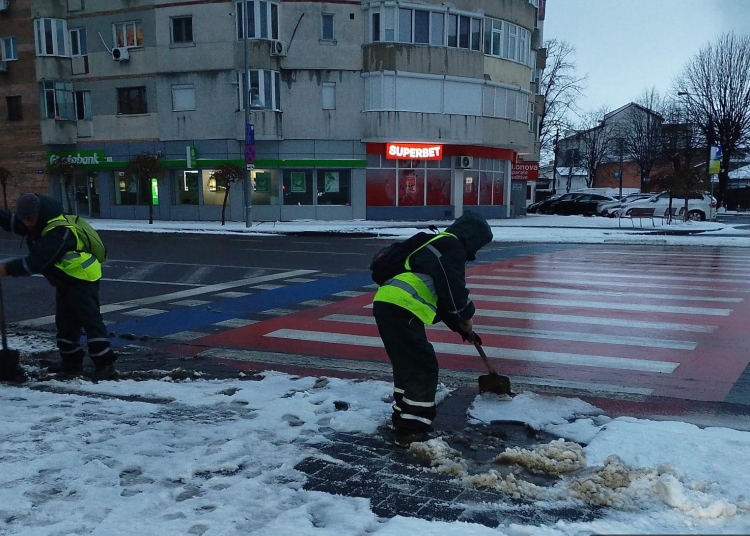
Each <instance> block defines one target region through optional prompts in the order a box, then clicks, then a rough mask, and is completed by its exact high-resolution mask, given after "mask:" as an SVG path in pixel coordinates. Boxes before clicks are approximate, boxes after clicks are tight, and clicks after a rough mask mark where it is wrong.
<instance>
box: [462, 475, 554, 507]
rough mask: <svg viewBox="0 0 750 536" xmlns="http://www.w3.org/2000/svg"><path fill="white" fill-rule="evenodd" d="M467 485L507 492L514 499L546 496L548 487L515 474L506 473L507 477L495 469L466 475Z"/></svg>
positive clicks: (531, 498)
mask: <svg viewBox="0 0 750 536" xmlns="http://www.w3.org/2000/svg"><path fill="white" fill-rule="evenodd" d="M461 481H462V482H463V484H464V485H465V486H478V487H483V488H490V489H494V490H497V491H499V492H501V493H505V494H506V495H508V496H510V497H511V498H513V499H527V500H533V499H539V498H542V497H544V495H545V494H546V493H547V491H548V490H547V489H545V488H543V487H541V486H537V485H536V484H532V483H531V482H528V481H526V480H523V479H521V478H518V477H516V476H515V475H513V474H509V475H506V476H505V478H503V476H502V475H501V474H499V473H498V472H497V471H495V470H494V469H490V470H489V471H487V472H486V473H480V474H477V475H471V476H465V477H463V478H462V480H461Z"/></svg>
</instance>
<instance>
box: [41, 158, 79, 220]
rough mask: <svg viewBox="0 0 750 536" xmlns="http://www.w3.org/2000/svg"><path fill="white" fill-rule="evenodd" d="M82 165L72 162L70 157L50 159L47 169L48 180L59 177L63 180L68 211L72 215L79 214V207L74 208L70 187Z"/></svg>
mask: <svg viewBox="0 0 750 536" xmlns="http://www.w3.org/2000/svg"><path fill="white" fill-rule="evenodd" d="M80 167H81V166H80V165H79V164H76V163H74V162H73V161H71V160H70V159H69V158H68V157H65V158H61V157H56V158H50V161H49V162H48V163H47V165H46V167H45V172H46V173H47V178H50V177H57V178H58V179H62V187H63V189H64V190H65V199H64V200H65V201H66V202H67V204H68V206H67V210H68V212H70V213H71V214H73V213H77V210H78V207H77V206H76V207H74V206H73V202H72V201H71V199H70V186H71V184H72V183H73V174H74V173H75V172H76V171H77V170H78V169H80Z"/></svg>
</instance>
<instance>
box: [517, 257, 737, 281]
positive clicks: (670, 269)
mask: <svg viewBox="0 0 750 536" xmlns="http://www.w3.org/2000/svg"><path fill="white" fill-rule="evenodd" d="M553 266H554V267H558V266H559V267H561V268H567V269H570V268H582V269H584V270H585V269H591V268H606V269H612V268H630V269H633V268H641V269H643V270H644V272H645V273H646V274H647V275H650V274H652V273H659V274H662V273H663V274H675V275H681V274H683V273H687V274H688V275H711V274H724V275H727V276H730V277H731V276H734V275H735V274H733V273H730V272H740V274H739V275H744V274H746V273H747V269H748V267H746V266H742V267H738V268H733V267H729V266H721V267H716V268H710V267H700V266H696V267H694V268H693V267H685V266H666V265H661V264H649V263H632V262H629V263H627V264H614V263H609V262H597V261H589V262H582V261H561V260H545V259H538V260H534V262H533V263H527V264H523V263H515V262H514V263H513V267H514V268H539V267H546V268H550V267H553ZM593 273H596V271H594V272H593Z"/></svg>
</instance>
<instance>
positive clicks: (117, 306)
mask: <svg viewBox="0 0 750 536" xmlns="http://www.w3.org/2000/svg"><path fill="white" fill-rule="evenodd" d="M315 272H317V270H290V271H287V272H279V273H276V274H268V275H262V276H259V277H251V278H247V279H239V280H237V281H227V282H226V283H217V284H215V285H206V286H202V287H198V288H192V289H187V290H180V291H178V292H170V293H168V294H160V295H158V296H148V297H145V298H137V299H135V300H128V301H124V302H120V303H113V304H110V305H103V306H102V307H101V312H102V314H104V313H112V312H115V311H122V310H123V309H130V308H133V307H142V306H144V305H151V304H154V303H162V302H168V301H172V300H179V299H181V298H191V297H193V296H200V295H201V294H211V293H214V292H221V291H222V290H228V289H230V288H237V287H243V286H246V285H254V284H256V283H263V282H265V281H275V280H277V279H284V278H287V277H296V276H303V275H307V274H314V273H315ZM54 321H55V316H54V315H49V316H43V317H40V318H32V319H29V320H20V321H18V322H16V324H18V325H19V326H29V327H34V326H44V325H45V324H51V323H52V322H54Z"/></svg>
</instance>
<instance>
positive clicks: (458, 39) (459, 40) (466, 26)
mask: <svg viewBox="0 0 750 536" xmlns="http://www.w3.org/2000/svg"><path fill="white" fill-rule="evenodd" d="M481 27H482V26H481V24H480V19H475V18H472V17H466V16H464V15H448V46H449V47H457V48H465V49H467V50H479V36H480V33H481Z"/></svg>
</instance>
